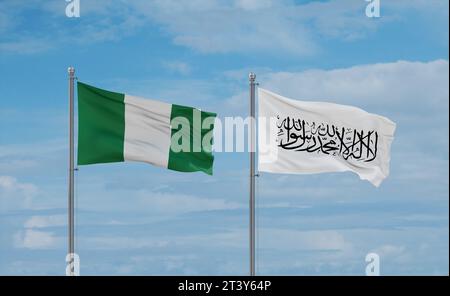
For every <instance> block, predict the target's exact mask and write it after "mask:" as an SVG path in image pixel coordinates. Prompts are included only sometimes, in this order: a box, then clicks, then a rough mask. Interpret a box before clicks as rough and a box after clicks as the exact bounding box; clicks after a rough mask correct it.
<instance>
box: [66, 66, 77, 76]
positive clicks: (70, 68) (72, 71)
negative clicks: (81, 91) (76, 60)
mask: <svg viewBox="0 0 450 296" xmlns="http://www.w3.org/2000/svg"><path fill="white" fill-rule="evenodd" d="M67 72H69V74H73V73H75V68H74V67H69V68H67Z"/></svg>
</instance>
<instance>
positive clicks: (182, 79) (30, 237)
mask: <svg viewBox="0 0 450 296" xmlns="http://www.w3.org/2000/svg"><path fill="white" fill-rule="evenodd" d="M366 5H367V2H365V1H364V0H334V1H333V0H330V1H306V0H303V1H294V0H277V1H275V0H230V1H227V0H189V1H175V0H154V1H151V0H135V1H123V0H107V1H105V0H102V1H92V0H89V1H86V0H81V17H80V18H67V17H66V15H65V6H66V2H65V1H64V0H50V1H43V0H41V1H38V0H26V1H25V0H23V1H16V0H2V1H1V2H0V78H1V79H0V91H1V99H0V274H3V275H5V274H18V275H24V274H53V275H63V274H64V273H65V261H64V258H65V253H66V249H67V231H66V228H67V223H66V213H67V149H68V145H67V141H68V132H67V131H68V125H67V115H68V112H67V109H68V104H67V67H68V66H74V67H75V68H76V71H77V73H76V74H77V76H78V78H79V79H80V81H83V82H86V83H89V84H93V85H96V86H98V87H101V88H105V89H109V90H113V91H118V92H122V93H129V94H133V95H137V96H142V97H148V98H154V99H160V100H163V101H167V102H171V103H177V104H182V105H189V106H196V107H199V108H202V109H205V110H208V111H213V112H217V113H218V114H219V117H224V116H230V115H247V112H248V95H247V88H248V80H247V75H248V72H249V71H254V72H255V73H256V75H257V80H258V82H259V83H260V85H261V86H262V87H264V88H266V89H270V90H272V91H274V92H277V93H280V94H282V95H284V96H287V97H292V98H295V99H305V100H320V101H328V102H334V103H342V104H349V105H353V106H357V107H360V108H363V109H365V110H366V111H369V112H372V113H377V114H380V115H383V116H386V117H388V118H390V119H391V120H393V121H395V122H396V123H397V131H396V138H395V140H394V143H393V146H392V160H391V175H390V176H389V178H388V179H386V181H385V182H384V183H383V184H382V185H381V187H380V188H375V187H373V186H372V185H371V184H370V183H368V182H366V181H361V180H359V178H358V176H356V175H355V174H352V173H339V174H332V173H330V174H320V175H297V176H296V175H289V176H288V175H274V174H262V175H261V177H260V178H258V182H257V206H258V211H257V226H258V227H257V236H258V238H257V272H258V273H259V274H275V275H278V274H289V275H304V274H314V275H330V274H351V275H363V274H364V272H365V265H366V263H365V256H366V254H367V253H369V252H376V253H378V254H379V255H380V260H381V273H382V274H389V275H391V274H392V275H397V274H448V272H449V255H448V254H449V252H448V251H449V198H448V194H449V183H448V177H449V162H448V154H449V149H448V147H449V146H448V145H449V138H448V132H449V131H448V127H449V113H448V108H449V84H448V79H449V64H448V59H449V57H448V52H449V51H448V44H449V39H448V35H449V32H448V20H449V16H448V5H449V4H448V1H446V0H442V1H441V0H427V1H425V0H396V1H388V0H381V17H380V18H368V17H366V15H365V8H366ZM247 175H248V157H247V155H246V154H245V153H216V159H215V164H214V176H212V177H207V176H206V175H203V174H201V173H185V174H183V173H178V172H173V171H167V170H164V169H161V168H156V167H152V166H149V165H147V164H140V163H119V164H107V165H94V166H83V167H80V168H79V171H78V172H77V174H76V186H75V188H76V250H77V253H78V254H79V255H80V258H81V273H82V274H86V275H87V274H89V275H91V274H92V275H95V274H148V275H160V274H164V275H172V274H177V275H183V274H191V275H196V274H207V275H213V274H214V275H217V274H223V275H227V274H237V275H245V274H247V273H248V177H247Z"/></svg>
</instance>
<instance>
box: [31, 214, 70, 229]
mask: <svg viewBox="0 0 450 296" xmlns="http://www.w3.org/2000/svg"><path fill="white" fill-rule="evenodd" d="M66 224H67V216H65V215H50V216H32V217H30V218H29V219H28V220H27V221H25V223H24V227H25V228H45V227H52V226H64V225H66Z"/></svg>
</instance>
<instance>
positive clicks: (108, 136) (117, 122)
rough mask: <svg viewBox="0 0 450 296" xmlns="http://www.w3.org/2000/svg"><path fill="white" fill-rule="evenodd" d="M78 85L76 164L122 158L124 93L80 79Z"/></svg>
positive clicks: (120, 159)
mask: <svg viewBox="0 0 450 296" xmlns="http://www.w3.org/2000/svg"><path fill="white" fill-rule="evenodd" d="M77 87H78V164H79V165H83V164H93V163H104V162H120V161H123V160H124V159H123V145H124V144H123V143H124V135H125V104H124V97H125V96H124V95H123V94H120V93H114V92H110V91H106V90H103V89H99V88H96V87H93V86H90V85H87V84H84V83H81V82H78V83H77Z"/></svg>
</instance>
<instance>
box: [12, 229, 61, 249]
mask: <svg viewBox="0 0 450 296" xmlns="http://www.w3.org/2000/svg"><path fill="white" fill-rule="evenodd" d="M63 242H64V240H63V238H62V237H56V236H55V235H54V234H53V233H52V232H47V231H37V230H34V229H26V230H24V231H19V232H17V233H16V234H15V235H14V244H15V246H16V247H17V248H26V249H33V250H34V249H38V250H39V249H55V248H58V247H60V246H62V244H63Z"/></svg>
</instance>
